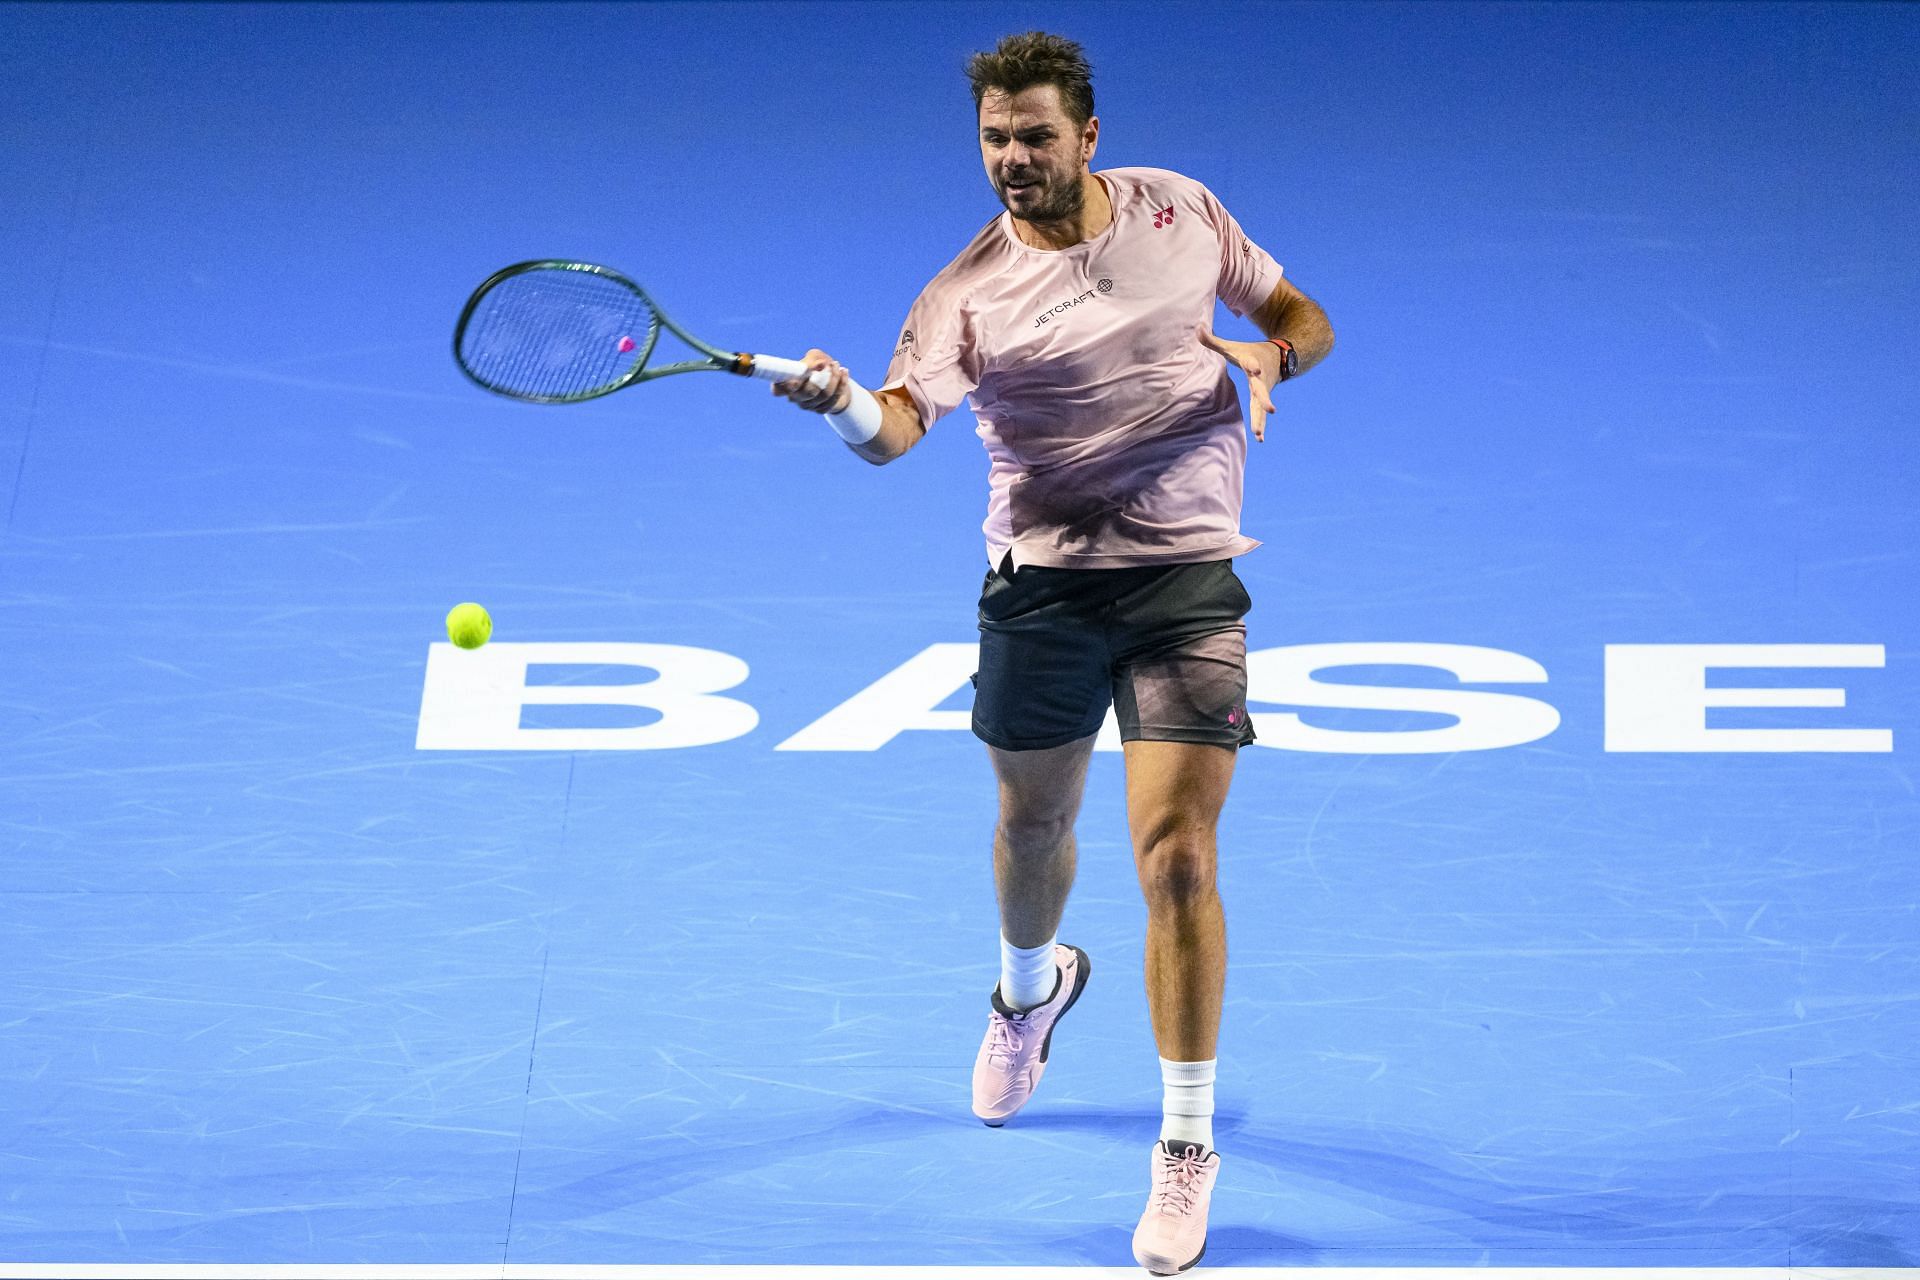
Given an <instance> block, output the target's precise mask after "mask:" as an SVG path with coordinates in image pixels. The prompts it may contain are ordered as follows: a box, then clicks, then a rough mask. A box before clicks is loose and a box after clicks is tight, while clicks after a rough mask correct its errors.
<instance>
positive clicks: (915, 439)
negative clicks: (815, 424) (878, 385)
mask: <svg viewBox="0 0 1920 1280" xmlns="http://www.w3.org/2000/svg"><path fill="white" fill-rule="evenodd" d="M816 369H831V370H833V377H832V379H831V380H830V381H829V382H828V383H827V385H826V386H825V387H823V388H821V389H819V390H815V389H814V388H813V387H812V386H809V385H808V384H807V382H806V381H805V380H803V379H798V378H796V379H793V380H791V381H788V382H776V383H774V384H773V394H775V395H777V396H785V397H786V398H787V399H789V400H791V401H793V403H794V404H795V405H796V406H797V407H799V408H801V409H805V410H807V411H808V412H809V413H838V412H841V411H843V410H845V409H846V407H847V405H848V404H849V403H851V401H852V399H853V397H854V396H856V395H870V396H872V397H873V398H874V399H875V400H876V401H878V402H879V404H880V430H879V431H878V432H877V433H876V434H875V435H874V437H873V439H871V440H869V441H867V442H866V443H865V444H853V443H851V442H849V443H848V444H847V448H849V449H851V450H853V451H854V452H855V453H857V454H859V455H860V456H861V457H863V458H865V459H866V460H867V461H868V462H871V463H872V464H873V465H874V466H876V467H878V466H884V465H885V464H887V463H889V462H892V461H893V460H894V459H895V458H897V457H899V456H900V455H901V454H903V453H905V452H906V451H907V450H909V449H911V448H913V446H914V445H916V444H919V443H920V437H921V436H924V435H926V434H927V425H926V423H924V422H922V421H920V411H919V410H918V409H917V408H915V407H914V404H913V397H911V396H909V395H908V394H907V393H906V391H905V390H904V389H902V388H899V387H895V388H893V389H891V390H887V391H866V390H856V389H855V388H853V387H851V386H849V385H848V381H849V380H848V378H847V371H846V369H844V368H843V367H841V365H840V363H839V362H838V361H836V360H835V359H834V358H833V357H832V356H830V355H828V354H827V353H826V352H824V351H821V350H819V349H817V348H816V349H815V350H812V351H809V352H807V372H808V373H809V374H811V373H812V372H813V371H814V370H816Z"/></svg>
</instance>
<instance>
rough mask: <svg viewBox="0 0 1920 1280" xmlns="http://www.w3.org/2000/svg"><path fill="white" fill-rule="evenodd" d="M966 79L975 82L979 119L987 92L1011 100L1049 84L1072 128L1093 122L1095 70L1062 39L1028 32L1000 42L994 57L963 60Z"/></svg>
mask: <svg viewBox="0 0 1920 1280" xmlns="http://www.w3.org/2000/svg"><path fill="white" fill-rule="evenodd" d="M967 79H969V80H971V81H972V82H973V112H974V114H975V115H979V114H980V100H981V99H982V98H984V97H986V96H987V90H989V89H998V90H999V91H1000V92H1002V93H1004V94H1007V95H1009V96H1011V95H1013V94H1016V93H1019V92H1020V91H1021V90H1022V89H1031V88H1032V87H1033V86H1034V85H1037V84H1050V85H1054V86H1055V87H1057V88H1058V89H1059V90H1060V101H1061V102H1062V103H1063V104H1064V105H1065V106H1066V109H1067V115H1068V116H1069V117H1071V118H1072V120H1073V122H1074V123H1075V124H1076V125H1078V126H1080V127H1081V128H1083V129H1084V128H1086V126H1087V121H1089V120H1091V119H1093V68H1092V67H1090V66H1088V65H1087V55H1086V54H1085V53H1084V52H1082V50H1081V48H1080V46H1079V45H1078V44H1076V43H1074V42H1073V41H1072V40H1069V39H1067V38H1066V37H1065V36H1055V35H1048V34H1047V33H1046V32H1044V31H1028V32H1025V33H1023V34H1021V35H1017V36H1005V37H1002V38H1001V41H1000V43H999V45H998V46H996V47H995V48H994V50H993V52H992V53H986V52H981V53H976V54H974V55H973V56H972V57H971V58H968V59H967Z"/></svg>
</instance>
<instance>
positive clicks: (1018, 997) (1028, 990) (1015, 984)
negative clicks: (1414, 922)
mask: <svg viewBox="0 0 1920 1280" xmlns="http://www.w3.org/2000/svg"><path fill="white" fill-rule="evenodd" d="M1059 983H1060V966H1059V965H1058V964H1056V963H1054V959H1053V939H1052V938H1048V939H1047V940H1046V941H1045V942H1043V943H1041V944H1040V945H1039V946H1037V947H1016V946H1014V945H1013V944H1012V943H1010V942H1008V941H1007V935H1006V934H1004V933H1003V934H1001V935H1000V999H1001V1000H1003V1001H1005V1002H1006V1005H1007V1008H1009V1009H1012V1010H1015V1011H1016V1012H1018V1011H1020V1010H1025V1009H1031V1008H1033V1007H1034V1006H1035V1005H1037V1004H1044V1003H1046V1000H1047V997H1048V996H1050V995H1052V994H1053V989H1054V988H1055V987H1056V986H1058V985H1059Z"/></svg>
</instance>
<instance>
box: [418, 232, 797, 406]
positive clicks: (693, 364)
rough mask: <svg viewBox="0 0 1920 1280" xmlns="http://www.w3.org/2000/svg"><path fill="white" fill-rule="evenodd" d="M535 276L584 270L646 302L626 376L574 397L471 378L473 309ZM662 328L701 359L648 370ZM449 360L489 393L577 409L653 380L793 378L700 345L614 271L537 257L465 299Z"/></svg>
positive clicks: (745, 356)
mask: <svg viewBox="0 0 1920 1280" xmlns="http://www.w3.org/2000/svg"><path fill="white" fill-rule="evenodd" d="M534 271H584V272H587V273H590V274H592V275H597V276H601V277H603V278H605V279H607V280H610V281H612V282H613V283H615V284H618V285H621V286H623V287H625V288H627V289H631V290H632V291H633V292H634V293H635V294H636V295H638V296H639V298H640V300H641V301H642V302H644V303H646V305H647V310H648V311H649V312H651V313H652V315H653V320H654V322H653V324H651V325H649V326H648V328H647V335H646V339H645V341H643V342H639V343H638V344H637V345H636V348H635V351H634V363H633V368H632V369H631V370H630V371H629V372H628V373H627V374H626V375H625V376H623V377H621V378H619V379H616V380H615V381H613V382H609V383H604V384H602V385H601V386H598V387H595V388H593V389H591V390H589V391H581V392H576V393H574V394H573V395H565V396H543V395H531V394H528V393H526V392H522V391H515V390H513V389H511V388H508V387H500V386H495V385H494V384H492V383H490V382H487V381H485V380H484V379H482V378H481V377H480V376H479V375H478V374H476V373H474V371H473V370H472V369H469V368H468V367H467V362H466V361H465V360H464V359H462V358H461V355H460V349H461V342H462V341H463V340H464V339H465V337H466V334H467V322H468V321H469V320H470V319H472V318H473V313H474V311H475V309H476V308H478V307H479V305H480V301H481V299H483V298H485V297H486V296H487V294H488V293H490V292H492V290H493V289H494V288H495V287H496V286H497V285H499V284H501V283H502V282H504V281H506V280H510V279H512V278H513V277H515V276H522V275H526V274H528V273H530V272H534ZM662 329H665V330H667V331H668V332H669V333H671V334H673V336H674V337H676V338H678V339H680V341H682V342H684V343H686V344H687V345H688V346H690V347H692V348H693V349H694V350H695V351H698V352H700V353H701V355H702V356H703V357H704V359H699V360H682V361H680V362H678V363H677V364H669V365H661V366H660V367H658V368H651V369H650V368H648V367H647V360H648V358H649V357H651V356H652V355H653V348H654V346H655V344H656V343H658V342H659V340H660V330H662ZM629 336H631V335H629ZM758 359H759V360H760V361H762V362H764V365H772V364H775V363H778V364H780V365H783V366H784V365H787V364H790V363H792V362H790V361H784V360H778V361H776V360H775V359H774V358H771V357H759V358H758ZM453 360H454V363H455V364H457V365H459V366H460V372H461V373H464V374H465V375H466V376H467V378H468V380H469V381H471V382H473V383H474V384H475V385H476V386H478V387H480V388H481V389H483V390H486V391H491V392H492V393H493V394H495V395H500V396H508V397H511V398H512V399H515V400H522V401H525V402H527V403H529V404H578V403H580V402H581V401H583V400H597V399H599V398H600V397H601V396H607V395H612V394H613V393H614V392H616V391H621V390H624V389H626V388H627V387H631V386H637V385H638V384H640V383H642V382H651V381H652V380H653V379H655V378H666V377H671V376H672V375H674V374H676V373H705V372H710V371H717V372H720V373H731V374H736V375H738V376H740V377H745V378H751V377H754V376H756V375H757V376H759V377H761V378H763V379H770V378H783V377H790V376H793V375H792V374H791V373H790V372H788V371H787V370H785V369H781V370H778V371H776V370H774V369H772V368H768V367H761V366H757V365H756V357H755V356H754V355H753V354H752V353H751V352H747V351H723V350H721V349H720V348H719V347H716V346H714V345H713V344H712V343H709V342H702V341H701V340H700V339H698V338H696V337H694V336H693V335H692V334H690V333H688V332H687V331H686V330H685V329H682V328H681V327H680V326H679V325H677V324H675V323H674V321H673V317H671V316H669V315H668V314H667V313H666V311H665V310H664V309H662V308H661V306H660V304H659V303H657V302H655V301H654V300H653V298H652V297H651V296H650V295H649V294H648V293H647V291H646V290H645V289H643V288H641V287H640V286H639V284H637V283H636V282H634V281H633V280H630V279H628V278H627V277H626V276H624V275H622V274H621V273H620V272H618V271H615V270H614V269H613V268H611V267H603V266H600V265H598V264H597V263H592V262H573V261H569V260H567V259H564V258H535V259H532V260H530V261H527V262H516V263H514V264H513V265H512V266H510V267H502V268H500V270H498V271H496V272H494V273H493V274H492V275H490V276H488V277H487V278H486V279H485V280H483V281H482V282H481V284H480V287H479V288H477V289H475V290H474V291H473V296H472V297H470V298H468V299H467V305H466V306H465V307H463V308H461V310H460V320H459V322H458V323H457V324H455V325H454V329H453Z"/></svg>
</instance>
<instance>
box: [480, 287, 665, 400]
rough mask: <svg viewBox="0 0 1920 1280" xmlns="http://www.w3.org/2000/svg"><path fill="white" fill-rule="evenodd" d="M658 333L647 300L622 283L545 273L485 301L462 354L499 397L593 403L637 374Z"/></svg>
mask: <svg viewBox="0 0 1920 1280" xmlns="http://www.w3.org/2000/svg"><path fill="white" fill-rule="evenodd" d="M659 329H660V319H659V317H658V316H657V315H656V314H655V313H654V310H653V308H652V307H650V306H648V305H647V302H646V299H644V298H643V297H641V296H640V295H639V294H638V293H635V292H634V291H633V290H632V289H631V288H629V287H628V286H627V285H625V284H624V283H622V282H621V281H619V280H615V279H609V278H608V277H606V276H603V275H599V274H597V273H595V272H592V271H579V270H568V269H565V268H553V267H542V268H537V269H534V270H531V271H523V272H521V273H519V274H517V275H512V276H508V277H507V278H506V279H504V280H502V281H500V282H499V283H498V284H496V285H494V286H493V288H491V289H489V290H487V292H486V293H485V294H483V295H481V297H480V299H479V300H478V302H477V303H476V304H475V305H474V308H473V311H472V313H471V314H470V315H469V316H468V318H467V323H466V327H465V328H464V329H463V330H462V331H461V335H460V343H459V349H458V355H459V357H460V363H461V364H462V365H464V366H465V367H466V369H467V372H468V373H470V374H472V375H473V377H474V378H475V379H476V380H477V381H479V382H480V383H481V384H482V385H483V386H486V387H488V388H490V389H492V390H495V391H501V392H505V393H506V394H508V395H513V396H520V397H522V398H524V399H530V400H576V399H586V398H588V397H589V396H593V395H598V394H601V393H604V392H605V391H607V390H609V389H610V388H611V387H613V386H614V384H616V383H619V382H620V381H622V380H623V379H625V378H626V377H627V376H628V375H629V374H631V373H632V372H633V371H634V369H635V368H636V367H637V366H638V365H640V364H641V363H642V362H643V361H644V360H645V359H646V357H647V354H648V353H649V352H650V351H651V350H652V349H653V343H654V339H655V338H656V337H657V336H658V334H659Z"/></svg>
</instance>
